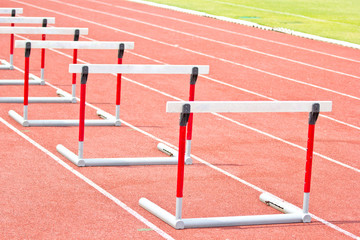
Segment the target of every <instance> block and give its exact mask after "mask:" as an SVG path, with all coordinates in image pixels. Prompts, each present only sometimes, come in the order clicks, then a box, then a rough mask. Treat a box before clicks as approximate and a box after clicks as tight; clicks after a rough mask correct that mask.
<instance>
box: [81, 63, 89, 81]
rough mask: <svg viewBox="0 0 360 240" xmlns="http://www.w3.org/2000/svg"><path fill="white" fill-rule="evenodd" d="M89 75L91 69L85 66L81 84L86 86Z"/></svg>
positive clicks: (82, 71)
mask: <svg viewBox="0 0 360 240" xmlns="http://www.w3.org/2000/svg"><path fill="white" fill-rule="evenodd" d="M88 74H89V67H88V66H83V67H82V69H81V84H86V82H87V78H88Z"/></svg>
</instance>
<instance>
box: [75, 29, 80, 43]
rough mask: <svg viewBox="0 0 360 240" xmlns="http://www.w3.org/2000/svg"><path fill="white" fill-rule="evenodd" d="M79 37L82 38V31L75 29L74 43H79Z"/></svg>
mask: <svg viewBox="0 0 360 240" xmlns="http://www.w3.org/2000/svg"><path fill="white" fill-rule="evenodd" d="M79 36H80V30H79V29H75V33H74V41H79Z"/></svg>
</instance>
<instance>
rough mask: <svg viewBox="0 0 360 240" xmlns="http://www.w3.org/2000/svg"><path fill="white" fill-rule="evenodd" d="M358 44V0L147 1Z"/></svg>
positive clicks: (359, 19) (359, 35)
mask: <svg viewBox="0 0 360 240" xmlns="http://www.w3.org/2000/svg"><path fill="white" fill-rule="evenodd" d="M147 1H151V2H156V3H162V4H166V5H171V6H177V7H181V8H185V9H192V10H196V11H200V12H205V13H208V14H212V15H218V16H225V17H229V18H234V19H242V20H246V21H250V22H254V23H258V24H261V25H264V26H269V27H282V28H287V29H291V30H295V31H299V32H304V33H309V34H313V35H317V36H321V37H326V38H332V39H337V40H342V41H346V42H351V43H356V44H360V0H147Z"/></svg>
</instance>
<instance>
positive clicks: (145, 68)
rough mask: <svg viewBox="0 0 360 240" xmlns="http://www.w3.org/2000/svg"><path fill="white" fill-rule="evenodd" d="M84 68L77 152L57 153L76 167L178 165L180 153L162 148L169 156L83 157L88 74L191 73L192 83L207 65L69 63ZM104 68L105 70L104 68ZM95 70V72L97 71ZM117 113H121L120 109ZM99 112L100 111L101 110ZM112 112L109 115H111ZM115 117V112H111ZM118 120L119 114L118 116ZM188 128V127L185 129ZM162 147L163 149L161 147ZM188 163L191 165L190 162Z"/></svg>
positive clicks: (73, 68) (60, 147)
mask: <svg viewBox="0 0 360 240" xmlns="http://www.w3.org/2000/svg"><path fill="white" fill-rule="evenodd" d="M79 68H80V69H81V79H82V80H81V100H80V119H79V145H78V154H77V155H76V154H75V153H73V152H72V151H70V150H69V149H67V148H66V147H64V146H63V145H61V144H59V145H58V146H57V150H58V152H60V153H61V154H62V155H63V156H64V157H66V158H67V159H69V160H70V161H71V162H73V163H74V164H75V165H77V166H79V167H80V166H81V167H85V166H129V165H159V164H161V165H170V164H177V152H176V151H173V150H170V151H163V152H165V153H166V154H168V155H169V156H170V157H141V158H92V159H88V158H84V132H85V127H84V126H85V93H86V82H87V77H88V74H89V73H91V72H92V73H94V72H95V73H116V74H122V73H131V74H134V73H137V74H191V81H190V84H195V81H194V79H196V78H197V75H198V74H199V73H201V74H206V73H208V72H209V67H208V66H193V65H111V66H110V67H109V65H99V64H87V65H80V64H76V65H74V64H70V67H69V71H70V72H78V69H79ZM101 68H104V69H101ZM94 69H96V71H94ZM119 107H120V106H119ZM117 113H118V112H117ZM98 114H99V113H98ZM108 115H110V114H108ZM110 116H111V117H113V116H112V115H110ZM116 119H117V120H119V121H120V119H118V115H117V116H116ZM185 131H186V130H185ZM158 147H159V146H158ZM159 149H160V148H159ZM191 163H192V162H189V163H188V164H191Z"/></svg>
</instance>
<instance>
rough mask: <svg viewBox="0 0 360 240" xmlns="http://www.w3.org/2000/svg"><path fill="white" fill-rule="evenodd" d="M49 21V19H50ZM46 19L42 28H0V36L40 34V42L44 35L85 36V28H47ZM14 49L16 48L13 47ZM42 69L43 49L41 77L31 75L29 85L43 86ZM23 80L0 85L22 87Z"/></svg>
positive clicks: (3, 81)
mask: <svg viewBox="0 0 360 240" xmlns="http://www.w3.org/2000/svg"><path fill="white" fill-rule="evenodd" d="M50 20H51V19H50ZM47 23H48V21H47V19H44V20H43V25H42V27H0V34H41V35H42V40H43V41H44V40H45V37H46V35H48V34H50V35H74V39H76V38H77V39H78V38H79V34H81V35H87V34H88V29H87V28H66V27H52V28H48V27H46V26H47ZM15 47H16V46H15ZM44 67H45V49H41V77H40V78H38V77H36V76H35V75H33V74H31V77H32V79H31V80H30V81H29V83H30V84H31V85H44V84H45V80H44ZM23 84H24V81H23V80H11V79H10V80H0V85H23Z"/></svg>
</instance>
